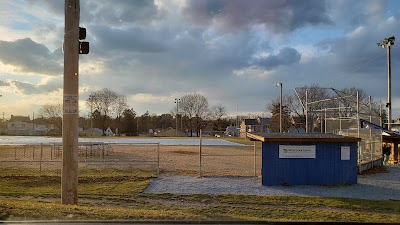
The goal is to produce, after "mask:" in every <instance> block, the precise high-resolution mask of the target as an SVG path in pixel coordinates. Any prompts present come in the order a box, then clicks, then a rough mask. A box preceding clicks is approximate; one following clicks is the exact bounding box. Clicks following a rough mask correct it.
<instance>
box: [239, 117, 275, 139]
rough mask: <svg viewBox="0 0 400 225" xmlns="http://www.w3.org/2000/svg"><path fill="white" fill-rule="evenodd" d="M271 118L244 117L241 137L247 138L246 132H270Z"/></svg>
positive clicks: (241, 125)
mask: <svg viewBox="0 0 400 225" xmlns="http://www.w3.org/2000/svg"><path fill="white" fill-rule="evenodd" d="M269 120H270V118H257V119H244V120H242V122H241V124H240V137H243V138H245V137H246V133H265V132H269Z"/></svg>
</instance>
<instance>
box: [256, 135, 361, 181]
mask: <svg viewBox="0 0 400 225" xmlns="http://www.w3.org/2000/svg"><path fill="white" fill-rule="evenodd" d="M279 145H315V146H316V151H315V152H316V158H314V159H296V158H290V159H280V158H279ZM341 146H350V160H341ZM356 183H357V143H356V142H355V143H323V142H321V143H293V142H290V143H285V142H281V143H276V142H272V143H269V142H263V143H262V184H263V185H303V184H317V185H318V184H319V185H337V184H356Z"/></svg>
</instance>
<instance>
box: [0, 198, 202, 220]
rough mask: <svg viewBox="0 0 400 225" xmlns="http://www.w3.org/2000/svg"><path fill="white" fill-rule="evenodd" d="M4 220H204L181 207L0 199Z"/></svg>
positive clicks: (0, 208) (0, 209) (0, 210)
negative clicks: (73, 203)
mask: <svg viewBox="0 0 400 225" xmlns="http://www.w3.org/2000/svg"><path fill="white" fill-rule="evenodd" d="M0 212H2V214H0V216H1V218H0V219H2V220H115V219H121V220H136V219H140V220H171V219H180V220H186V219H188V218H190V219H202V218H200V217H196V216H194V215H192V214H190V212H186V211H185V210H181V209H161V208H159V209H151V208H148V207H146V205H143V206H140V207H127V208H125V207H102V206H96V205H83V206H81V205H62V204H60V203H55V202H42V201H33V200H15V199H13V200H10V199H0Z"/></svg>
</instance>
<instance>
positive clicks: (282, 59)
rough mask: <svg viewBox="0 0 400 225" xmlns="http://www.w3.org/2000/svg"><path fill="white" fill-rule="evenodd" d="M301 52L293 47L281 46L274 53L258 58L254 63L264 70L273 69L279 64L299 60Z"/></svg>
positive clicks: (293, 62)
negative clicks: (276, 52)
mask: <svg viewBox="0 0 400 225" xmlns="http://www.w3.org/2000/svg"><path fill="white" fill-rule="evenodd" d="M300 58H301V54H300V53H299V52H298V51H297V50H296V49H294V48H289V47H286V48H282V49H281V50H279V52H278V54H276V55H269V56H268V57H265V58H261V59H259V60H258V61H257V62H256V64H257V65H258V66H262V67H264V68H265V69H266V70H270V69H273V68H275V67H277V66H280V65H291V64H295V63H298V62H299V61H300Z"/></svg>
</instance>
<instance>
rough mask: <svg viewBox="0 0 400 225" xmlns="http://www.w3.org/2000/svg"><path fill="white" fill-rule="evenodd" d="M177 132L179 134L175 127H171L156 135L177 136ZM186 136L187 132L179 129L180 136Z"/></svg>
mask: <svg viewBox="0 0 400 225" xmlns="http://www.w3.org/2000/svg"><path fill="white" fill-rule="evenodd" d="M176 134H177V132H176V130H175V129H174V128H172V127H170V128H168V129H165V130H163V131H160V132H158V133H157V135H156V136H158V137H176ZM186 136H187V134H186V133H185V132H182V131H178V137H186Z"/></svg>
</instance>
